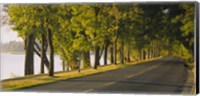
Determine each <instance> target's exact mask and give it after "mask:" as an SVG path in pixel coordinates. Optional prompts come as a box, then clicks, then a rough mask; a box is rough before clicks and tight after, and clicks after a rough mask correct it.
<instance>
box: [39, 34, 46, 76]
mask: <svg viewBox="0 0 200 96" xmlns="http://www.w3.org/2000/svg"><path fill="white" fill-rule="evenodd" d="M44 43H45V36H44V34H42V42H41V47H42V48H41V69H40V70H41V73H44V63H45V61H44V60H45V56H44V55H45V53H46V52H45V49H44Z"/></svg>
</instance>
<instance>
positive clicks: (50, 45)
mask: <svg viewBox="0 0 200 96" xmlns="http://www.w3.org/2000/svg"><path fill="white" fill-rule="evenodd" d="M47 43H48V45H49V49H50V66H49V76H54V48H53V40H52V33H51V30H50V29H48V31H47Z"/></svg>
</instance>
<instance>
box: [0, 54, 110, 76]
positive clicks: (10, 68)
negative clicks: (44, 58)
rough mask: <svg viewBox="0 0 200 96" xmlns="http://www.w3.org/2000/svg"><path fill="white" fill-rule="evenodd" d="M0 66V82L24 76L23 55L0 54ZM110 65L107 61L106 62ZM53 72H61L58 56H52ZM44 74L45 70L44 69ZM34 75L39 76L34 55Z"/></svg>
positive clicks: (36, 57)
mask: <svg viewBox="0 0 200 96" xmlns="http://www.w3.org/2000/svg"><path fill="white" fill-rule="evenodd" d="M0 55H1V56H0V64H1V80H3V79H8V78H14V77H19V76H24V61H25V55H24V54H8V53H1V54H0ZM90 58H91V60H90V62H91V66H93V65H94V55H90ZM103 61H104V59H103V58H101V60H100V64H101V65H103ZM107 62H108V63H110V62H109V61H107ZM54 64H55V68H54V71H55V72H57V71H62V61H61V59H60V56H59V55H55V56H54ZM45 73H47V70H46V69H45ZM34 74H40V58H39V57H38V56H37V55H34Z"/></svg>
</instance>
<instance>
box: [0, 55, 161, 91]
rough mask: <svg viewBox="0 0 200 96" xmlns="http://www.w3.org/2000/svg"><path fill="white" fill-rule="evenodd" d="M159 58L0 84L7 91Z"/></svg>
mask: <svg viewBox="0 0 200 96" xmlns="http://www.w3.org/2000/svg"><path fill="white" fill-rule="evenodd" d="M159 58H161V57H159ZM159 58H153V59H148V60H144V61H139V62H131V63H126V64H117V65H114V64H109V65H106V66H99V67H98V68H97V69H93V68H87V69H83V70H81V72H80V73H79V72H78V71H76V70H74V71H70V72H56V73H55V74H54V75H55V76H54V77H50V76H48V74H39V75H30V76H25V77H18V78H14V79H7V80H3V81H1V84H2V89H3V90H4V91H9V90H15V89H21V88H27V87H32V86H37V85H42V84H48V83H53V82H56V81H60V80H67V79H72V78H77V77H82V76H87V75H92V74H97V73H101V72H106V71H109V70H114V69H119V68H124V67H127V66H130V65H136V64H140V63H143V62H147V61H152V60H156V59H159Z"/></svg>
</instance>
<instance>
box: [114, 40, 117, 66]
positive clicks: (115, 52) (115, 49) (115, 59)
mask: <svg viewBox="0 0 200 96" xmlns="http://www.w3.org/2000/svg"><path fill="white" fill-rule="evenodd" d="M114 64H117V40H115V42H114Z"/></svg>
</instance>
